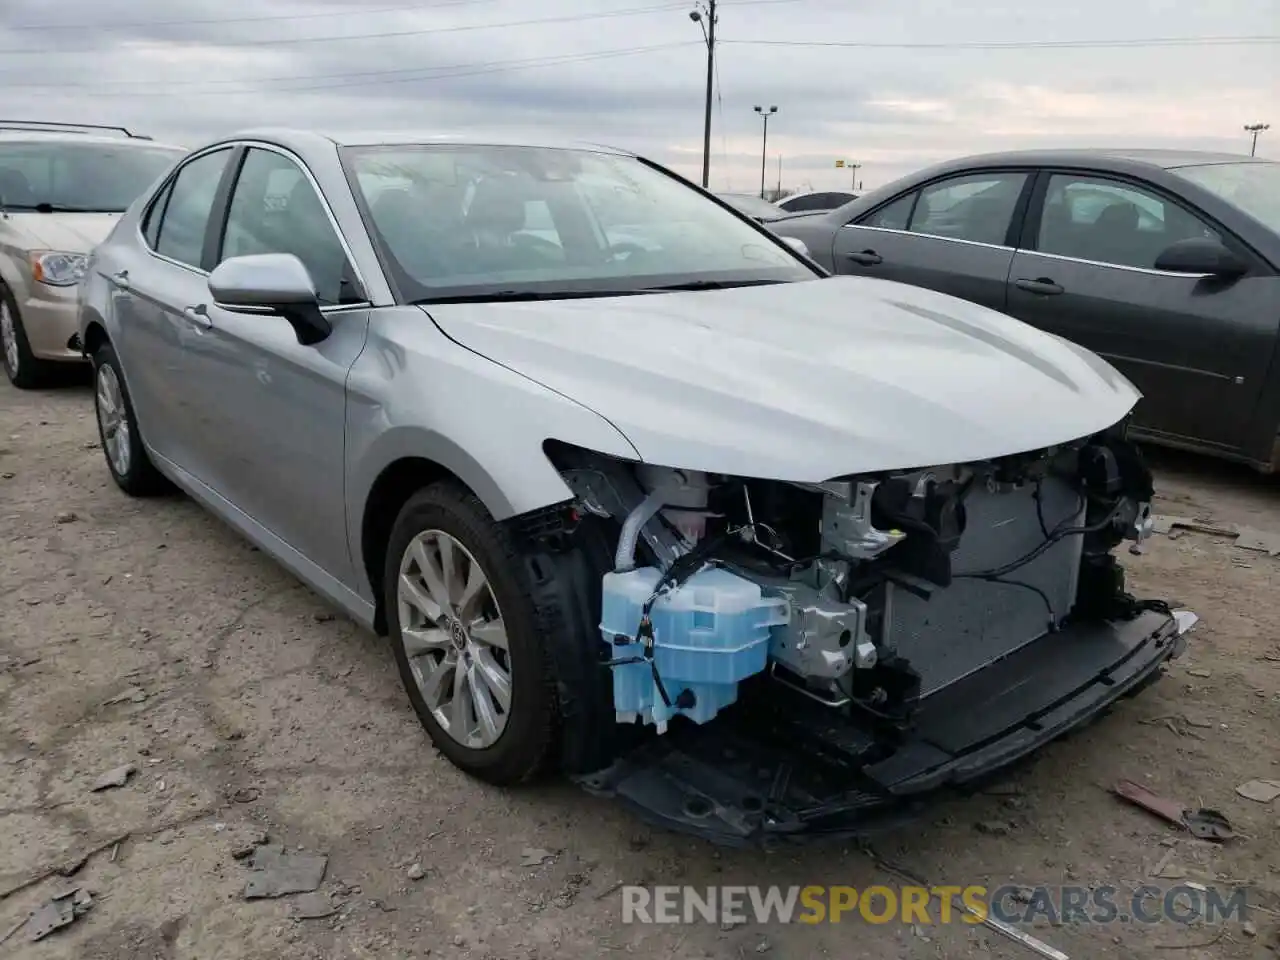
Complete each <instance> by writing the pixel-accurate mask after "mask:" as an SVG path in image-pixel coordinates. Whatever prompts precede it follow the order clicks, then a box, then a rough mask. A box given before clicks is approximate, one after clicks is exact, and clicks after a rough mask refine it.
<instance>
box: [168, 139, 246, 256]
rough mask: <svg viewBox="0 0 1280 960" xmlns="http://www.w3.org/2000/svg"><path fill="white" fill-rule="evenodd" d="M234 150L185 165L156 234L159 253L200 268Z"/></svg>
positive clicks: (203, 156) (209, 155)
mask: <svg viewBox="0 0 1280 960" xmlns="http://www.w3.org/2000/svg"><path fill="white" fill-rule="evenodd" d="M230 158H231V149H230V148H227V149H224V150H215V151H214V152H213V153H206V154H204V155H202V156H199V157H196V158H195V159H194V160H189V161H187V163H185V164H183V166H182V168H181V169H180V170H179V171H178V173H177V176H176V177H175V178H174V180H173V186H172V187H171V188H170V195H169V202H168V203H167V204H165V208H164V215H163V218H162V219H161V221H160V230H159V234H158V235H157V237H156V246H155V249H156V253H159V254H161V255H162V256H166V257H169V258H170V259H171V260H176V261H178V263H185V264H187V265H188V266H192V267H199V266H200V265H201V260H202V255H203V253H204V237H205V231H206V230H208V227H209V215H210V214H211V213H212V212H213V201H214V198H215V197H216V195H217V192H218V184H219V183H221V182H222V174H223V172H224V171H225V170H226V168H227V161H228V160H229V159H230Z"/></svg>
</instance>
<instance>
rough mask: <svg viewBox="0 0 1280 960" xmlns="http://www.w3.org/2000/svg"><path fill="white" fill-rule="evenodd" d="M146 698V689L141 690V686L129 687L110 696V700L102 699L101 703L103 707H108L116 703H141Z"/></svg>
mask: <svg viewBox="0 0 1280 960" xmlns="http://www.w3.org/2000/svg"><path fill="white" fill-rule="evenodd" d="M146 699H147V691H145V690H143V689H142V688H141V687H130V688H129V689H128V690H126V691H125V692H124V693H122V694H120V695H119V696H115V697H112V698H111V699H110V700H104V701H103V702H102V705H103V706H104V707H109V706H111V705H112V704H116V703H142V702H143V701H144V700H146Z"/></svg>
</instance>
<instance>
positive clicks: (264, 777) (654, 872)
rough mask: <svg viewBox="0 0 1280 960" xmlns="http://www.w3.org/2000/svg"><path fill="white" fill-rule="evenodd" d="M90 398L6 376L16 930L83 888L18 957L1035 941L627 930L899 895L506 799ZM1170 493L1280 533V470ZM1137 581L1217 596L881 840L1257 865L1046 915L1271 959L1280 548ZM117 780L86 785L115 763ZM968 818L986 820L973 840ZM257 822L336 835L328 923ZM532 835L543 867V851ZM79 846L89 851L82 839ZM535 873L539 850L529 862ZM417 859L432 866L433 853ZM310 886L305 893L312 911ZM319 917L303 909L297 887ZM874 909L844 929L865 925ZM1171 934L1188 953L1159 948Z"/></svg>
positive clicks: (815, 860) (2, 608)
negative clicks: (1193, 899) (682, 890)
mask: <svg viewBox="0 0 1280 960" xmlns="http://www.w3.org/2000/svg"><path fill="white" fill-rule="evenodd" d="M95 441H96V434H95V429H94V425H93V419H92V406H91V398H90V396H89V393H88V391H87V389H86V388H84V387H83V386H80V385H74V386H69V387H64V388H60V389H55V390H50V391H47V392H40V393H20V392H18V391H15V390H12V389H10V388H9V387H8V386H7V384H6V385H4V386H2V387H0V474H2V475H3V479H0V517H2V518H3V524H2V525H0V531H2V532H3V544H4V549H3V552H2V553H0V704H2V708H0V719H2V721H3V722H2V723H0V937H2V936H4V934H5V933H6V932H7V931H9V930H10V928H12V927H14V926H15V924H17V923H18V922H20V921H21V920H22V919H23V918H24V917H25V916H26V915H27V914H28V912H29V911H31V910H32V909H34V908H35V907H37V906H38V905H39V904H40V903H41V901H43V900H45V899H46V898H48V897H49V896H50V895H52V894H54V893H57V892H59V891H61V890H63V889H65V888H66V887H67V886H68V884H69V883H70V882H71V881H69V880H68V879H65V878H63V877H61V876H59V874H58V870H59V869H63V870H66V871H67V872H70V868H71V867H73V866H74V865H75V864H77V863H78V862H79V861H81V860H82V859H83V860H84V863H83V865H82V866H80V867H79V869H78V871H76V872H75V873H74V882H75V883H77V884H80V885H81V886H82V887H84V888H85V889H86V890H88V891H90V892H91V893H92V895H93V897H94V898H95V902H94V905H93V907H92V909H91V910H89V911H88V912H87V913H86V914H85V915H84V916H82V917H81V918H80V919H78V920H77V921H76V922H75V923H74V924H73V925H72V926H70V927H69V928H68V929H65V930H62V931H59V932H57V933H55V934H53V935H52V936H50V937H49V938H47V939H45V940H43V941H41V942H39V943H30V942H28V940H27V938H26V935H25V931H19V932H18V933H16V934H15V935H14V936H13V937H12V938H11V939H9V940H8V941H7V942H6V943H5V944H4V945H3V946H0V956H6V955H7V956H14V957H39V958H75V960H99V958H101V960H108V958H109V960H115V958H121V960H124V958H130V960H151V958H172V960H177V958H183V960H185V958H193V960H194V958H200V960H215V958H217V960H221V958H228V960H230V958H246V960H254V958H272V960H293V958H313V960H314V958H324V960H345V958H363V957H388V958H395V960H398V958H410V957H415V958H421V957H426V956H428V955H430V956H432V957H445V958H452V957H457V958H503V960H517V958H532V957H545V958H549V957H552V956H571V957H613V956H622V955H624V954H630V955H633V956H637V957H646V958H663V960H667V958H671V960H678V958H698V957H715V958H743V957H746V956H749V955H752V954H755V953H757V952H758V953H760V954H762V955H765V956H769V957H785V958H809V957H827V956H830V957H844V956H848V955H849V950H850V944H851V943H856V944H857V952H858V954H859V955H860V956H866V957H872V958H877V957H894V958H899V957H901V958H936V957H947V958H955V957H968V956H974V957H988V956H989V957H1008V958H1016V957H1032V956H1034V954H1032V953H1031V952H1029V951H1028V950H1027V949H1026V948H1025V947H1023V946H1021V945H1019V944H1016V943H1012V942H1010V941H1007V940H1004V939H1002V938H1001V937H1000V936H999V935H997V934H995V933H993V932H992V931H990V930H987V929H984V928H981V927H973V926H969V925H963V924H951V925H945V926H944V925H936V926H929V927H924V926H916V927H913V926H903V925H900V924H885V925H872V924H867V923H865V922H863V921H861V920H859V919H857V918H856V915H854V916H853V917H852V918H850V917H847V918H846V919H845V920H844V922H842V923H840V924H838V925H830V924H825V925H820V926H802V925H795V924H793V925H788V926H782V925H777V924H773V925H767V926H761V925H756V924H755V923H748V924H745V925H741V926H737V927H734V928H732V929H727V930H726V929H722V928H721V926H719V925H712V924H704V923H699V924H696V925H682V926H658V925H624V924H622V923H621V920H620V918H621V895H620V894H619V893H618V892H617V890H616V886H617V885H618V884H619V883H622V882H631V883H648V884H654V883H673V884H674V883H688V884H694V885H697V886H706V885H709V884H719V883H743V884H752V883H761V884H767V883H778V884H793V883H794V884H851V885H853V886H855V887H858V888H860V889H861V888H864V887H866V886H868V885H870V884H874V883H889V884H893V883H894V882H895V881H894V880H893V878H891V877H889V876H887V875H886V874H885V873H883V872H882V871H879V870H877V868H875V867H874V866H873V864H872V863H871V862H870V861H869V860H868V858H867V857H866V855H865V854H864V853H862V852H859V851H857V850H853V849H849V848H847V847H845V846H839V845H835V846H832V845H828V846H819V847H806V848H802V849H800V850H798V851H795V850H784V851H777V852H771V853H764V852H758V851H718V850H715V849H713V848H711V847H710V846H708V845H706V844H704V843H701V842H698V841H691V840H690V839H688V838H684V837H680V836H673V835H669V834H665V833H662V832H655V831H652V830H650V829H647V828H645V827H644V826H643V825H641V824H640V823H639V822H637V821H636V820H634V819H633V818H632V817H630V816H629V815H628V814H627V813H626V812H625V811H623V810H622V809H621V808H619V807H617V806H615V805H613V804H610V803H609V802H607V801H602V800H597V799H593V798H590V797H588V796H586V795H585V794H583V793H581V792H579V791H578V790H577V789H575V788H574V787H572V786H570V785H567V784H564V783H557V782H551V783H547V784H542V785H538V786H536V787H533V788H530V789H525V790H520V791H514V792H504V791H500V790H497V789H493V788H490V787H487V786H485V785H482V784H479V783H476V782H473V781H471V780H468V779H467V778H465V777H464V776H462V775H461V774H459V773H458V772H457V771H456V770H454V769H453V768H452V767H451V766H450V765H449V764H448V763H447V762H446V761H445V760H443V759H442V758H440V757H439V756H437V755H436V753H435V752H434V751H433V750H432V748H431V746H430V745H429V743H428V741H427V739H426V736H425V734H424V733H423V732H422V730H421V728H420V727H419V726H418V723H417V721H416V719H415V718H414V716H413V714H412V712H411V711H410V709H409V706H408V703H407V701H406V699H405V697H404V695H403V693H402V691H401V689H400V686H399V683H398V680H397V678H396V675H395V671H394V667H393V664H392V661H391V657H390V654H389V652H388V651H387V650H385V649H384V648H383V644H382V643H381V642H380V641H379V640H378V639H377V638H375V637H374V636H372V635H370V634H368V633H365V632H363V631H361V630H360V629H358V628H356V627H355V626H353V625H352V624H350V623H349V622H347V621H345V620H344V619H343V618H341V617H335V616H334V615H333V614H332V613H331V612H330V611H329V610H327V609H326V607H325V606H324V605H323V604H322V603H321V602H320V601H319V600H318V599H317V598H316V597H315V596H313V595H312V594H311V593H310V592H308V591H307V590H306V589H305V588H304V587H302V586H300V585H299V584H298V583H297V582H296V581H294V580H293V579H291V578H290V577H289V575H287V574H286V573H284V572H283V571H282V570H281V569H279V568H278V567H277V566H275V565H274V564H273V563H272V562H271V561H269V560H268V559H266V558H265V557H263V556H262V555H261V554H259V553H258V552H256V551H255V550H253V549H252V548H251V547H249V546H247V545H246V544H245V543H244V542H243V541H241V540H240V539H238V538H237V537H236V536H235V535H234V534H232V533H231V532H230V531H229V530H227V529H226V528H224V527H223V526H222V525H221V524H220V523H219V522H218V521H216V520H214V519H212V518H211V517H209V516H207V515H206V514H205V513H203V512H202V511H201V510H200V509H199V508H197V507H196V506H195V504H193V503H191V502H190V501H188V500H186V499H184V498H181V497H173V498H168V499H162V500H159V501H152V502H136V501H132V500H130V499H128V498H127V497H125V496H124V495H123V494H122V493H120V492H119V491H118V490H117V489H116V488H115V487H114V486H113V485H112V484H111V482H110V479H109V477H108V474H107V471H106V467H105V465H104V464H103V463H102V453H101V451H100V450H99V449H98V448H97V445H96V442H95ZM1160 465H1161V489H1162V492H1163V493H1164V494H1165V495H1166V496H1167V497H1168V498H1169V500H1168V502H1164V503H1162V504H1161V505H1160V509H1161V511H1162V512H1165V513H1170V514H1177V515H1195V516H1201V517H1206V516H1212V517H1214V518H1215V519H1217V520H1220V521H1233V520H1234V521H1236V522H1242V523H1249V524H1252V525H1254V526H1258V527H1263V528H1267V527H1269V528H1270V529H1273V530H1280V484H1278V483H1277V482H1276V481H1274V480H1268V479H1265V478H1261V477H1257V476H1254V475H1251V474H1249V473H1248V472H1246V471H1242V470H1236V469H1233V468H1230V467H1224V466H1220V465H1215V464H1212V463H1208V462H1205V461H1201V460H1197V459H1195V458H1175V457H1167V456H1166V457H1161V458H1160ZM1128 566H1129V568H1130V570H1131V573H1132V575H1133V578H1134V580H1135V581H1136V584H1137V585H1138V586H1139V587H1141V588H1144V589H1145V590H1146V591H1148V592H1150V593H1152V594H1156V595H1162V596H1166V597H1169V598H1171V599H1174V600H1176V601H1179V602H1181V603H1184V604H1186V605H1188V606H1190V607H1192V608H1193V609H1195V610H1197V611H1198V612H1199V613H1200V614H1201V616H1202V617H1203V624H1202V626H1201V627H1200V628H1198V629H1197V631H1196V632H1195V633H1194V634H1193V635H1192V646H1191V649H1190V651H1189V655H1188V657H1187V658H1185V659H1184V660H1183V661H1181V662H1179V663H1178V664H1177V665H1175V666H1173V667H1172V668H1171V669H1170V672H1169V674H1168V676H1166V677H1165V678H1164V679H1163V680H1162V681H1161V682H1160V683H1159V684H1157V685H1156V686H1155V687H1154V688H1152V689H1151V690H1149V691H1147V692H1146V693H1145V694H1143V695H1142V696H1140V697H1139V698H1137V699H1135V700H1132V701H1128V702H1125V703H1123V704H1122V705H1120V706H1118V707H1117V708H1116V709H1115V710H1114V711H1113V712H1112V713H1111V714H1110V715H1109V716H1108V717H1106V718H1104V719H1103V720H1101V721H1100V722H1099V723H1097V724H1095V725H1093V726H1091V727H1089V728H1087V729H1086V730H1083V731H1081V732H1079V733H1078V734H1076V735H1075V736H1073V737H1071V738H1070V739H1068V740H1065V741H1060V742H1059V743H1056V744H1054V745H1052V746H1051V747H1050V748H1048V749H1047V750H1045V751H1044V752H1043V753H1042V755H1041V756H1040V757H1039V758H1038V760H1037V761H1036V762H1035V763H1033V764H1031V765H1030V766H1029V767H1027V768H1026V769H1023V770H1020V771H1018V772H1017V773H1016V774H1014V775H1013V778H1012V784H1013V787H1012V789H1013V790H1015V791H1016V795H1013V796H1009V795H1005V796H995V795H983V796H978V797H973V798H970V799H967V800H964V801H952V802H948V803H946V804H940V805H937V806H936V807H934V808H933V809H931V810H930V811H929V813H928V815H927V816H926V817H925V818H924V819H923V820H922V821H921V822H919V823H918V824H917V825H916V826H914V827H913V828H912V829H909V830H903V831H900V832H898V833H894V834H891V835H888V836H886V837H884V838H882V839H881V840H880V841H878V842H877V844H876V847H877V849H878V851H879V852H880V853H881V855H882V856H886V857H891V858H893V859H895V860H896V861H898V862H900V863H902V864H904V865H907V866H909V867H910V868H911V869H912V870H914V871H916V872H917V873H919V874H922V875H924V876H926V877H927V878H929V880H930V881H931V882H933V883H950V884H970V883H984V884H987V885H989V886H992V887H994V886H998V885H1000V884H1003V883H1008V882H1013V883H1018V884H1023V885H1027V886H1035V885H1037V884H1060V883H1078V884H1084V885H1098V884H1111V885H1114V886H1117V887H1120V888H1122V889H1131V888H1132V887H1134V886H1136V885H1138V884H1140V883H1143V882H1154V883H1157V884H1161V885H1163V886H1166V887H1167V886H1171V885H1173V883H1176V882H1178V881H1177V880H1176V879H1175V880H1170V879H1164V880H1152V879H1151V878H1150V876H1149V873H1150V871H1151V870H1152V869H1153V868H1154V867H1155V866H1156V865H1157V864H1158V862H1159V861H1162V860H1163V861H1164V870H1163V873H1164V874H1165V875H1166V876H1167V877H1174V878H1176V877H1178V876H1179V875H1181V876H1182V877H1186V878H1191V879H1199V880H1200V881H1201V882H1204V883H1208V884H1224V883H1226V882H1231V883H1241V884H1243V883H1247V884H1251V885H1252V889H1251V891H1250V895H1249V896H1250V902H1251V903H1253V904H1256V905H1258V906H1259V907H1262V908H1265V909H1259V910H1255V911H1254V912H1252V914H1251V917H1252V920H1251V923H1250V924H1241V923H1239V922H1237V921H1233V922H1230V923H1228V924H1227V925H1225V926H1201V925H1191V926H1185V925H1180V924H1178V923H1174V922H1165V923H1159V924H1154V925H1135V924H1112V925H1106V926H1104V925H1091V926H1079V925H1057V926H1055V925H1051V924H1047V923H1045V922H1043V921H1039V922H1037V925H1036V929H1034V930H1033V932H1034V933H1035V935H1036V936H1038V937H1040V938H1041V939H1043V940H1045V941H1047V942H1049V943H1051V944H1053V945H1055V946H1056V947H1057V948H1058V949H1060V950H1062V951H1063V952H1065V953H1066V954H1068V955H1070V956H1071V957H1073V958H1105V957H1117V958H1119V957H1125V958H1131V957H1139V958H1156V957H1160V958H1168V957H1178V958H1188V960H1195V958H1199V957H1210V956H1213V957H1223V956H1226V957H1253V956H1274V955H1275V954H1271V953H1268V952H1267V951H1268V947H1269V946H1270V947H1274V948H1275V949H1280V946H1277V944H1280V941H1278V940H1277V923H1280V801H1277V802H1273V803H1270V804H1262V803H1257V802H1252V801H1250V800H1247V799H1243V798H1241V797H1240V796H1237V795H1236V793H1235V790H1234V788H1235V786H1236V785H1237V784H1239V783H1241V782H1243V781H1247V780H1251V779H1254V778H1271V779H1276V780H1280V749H1277V746H1278V745H1280V603H1277V601H1276V598H1277V597H1278V596H1280V558H1268V557H1266V556H1265V555H1261V554H1254V553H1247V552H1245V551H1242V550H1240V549H1238V548H1236V547H1234V546H1232V544H1231V543H1230V542H1229V541H1228V540H1225V539H1223V538H1221V537H1213V536H1208V535H1203V534H1198V533H1186V534H1184V535H1182V536H1179V537H1177V538H1176V539H1174V538H1169V537H1158V538H1156V541H1155V542H1154V543H1153V545H1152V547H1151V550H1150V551H1149V553H1148V554H1147V555H1146V556H1143V557H1140V558H1136V557H1135V558H1129V560H1128ZM125 764H132V765H133V766H134V767H135V769H136V772H135V773H134V774H133V775H132V776H131V777H130V778H129V780H128V782H127V784H125V785H124V786H123V787H120V788H117V789H111V790H105V791H102V792H92V791H91V787H92V786H93V784H94V782H95V780H96V779H97V778H98V777H99V776H100V775H101V774H103V773H104V772H106V771H108V770H111V769H112V768H115V767H118V766H120V765H125ZM1121 777H1127V778H1131V779H1134V780H1137V781H1140V782H1142V783H1144V784H1146V785H1147V786H1148V787H1150V788H1151V789H1153V790H1155V791H1157V792H1158V793H1161V794H1162V795H1165V796H1168V797H1173V798H1177V799H1179V800H1181V801H1183V802H1186V803H1188V804H1192V805H1203V806H1206V807H1212V808H1216V809H1218V810H1221V811H1222V812H1223V813H1225V814H1226V815H1227V816H1228V817H1229V818H1230V820H1231V822H1232V823H1233V825H1234V826H1235V829H1236V831H1237V832H1238V833H1239V834H1240V838H1239V839H1237V840H1236V841H1235V842H1234V843H1231V844H1228V845H1225V846H1215V845H1212V844H1209V843H1206V842H1203V841H1197V840H1193V839H1190V838H1189V837H1188V836H1187V835H1186V834H1178V833H1176V832H1174V831H1173V830H1171V829H1169V828H1167V827H1165V826H1164V825H1163V824H1161V823H1160V822H1158V821H1155V820H1153V819H1152V818H1151V817H1150V816H1148V815H1147V814H1145V813H1143V812H1142V811H1140V810H1137V809H1135V808H1132V807H1129V806H1126V805H1124V804H1122V803H1120V802H1118V801H1117V800H1116V799H1115V798H1114V797H1112V796H1111V795H1110V794H1109V793H1108V792H1107V787H1108V786H1109V785H1110V784H1111V783H1113V782H1114V781H1115V780H1117V779H1118V778H1121ZM977 824H982V826H983V828H984V829H978V827H977V826H976V825H977ZM262 832H265V833H267V834H269V835H270V837H271V839H272V841H274V842H279V843H283V844H285V845H287V847H288V848H290V849H300V850H303V851H305V852H315V853H323V854H326V855H327V856H328V870H327V873H326V875H325V881H324V885H323V886H322V888H321V891H322V893H324V894H326V895H328V896H327V898H326V902H328V903H332V904H335V905H336V904H341V908H340V910H339V912H338V913H336V914H334V915H332V916H329V917H326V918H319V919H294V917H293V916H292V912H293V910H294V909H295V907H296V906H297V903H298V898H290V897H285V898H282V899H273V900H254V901H246V900H245V899H244V898H243V896H242V892H243V889H244V885H245V881H246V877H247V874H248V870H249V868H248V866H247V865H246V863H245V862H243V861H241V860H237V859H236V858H235V856H234V855H235V854H236V853H237V852H242V851H240V850H238V848H241V847H244V846H245V845H246V844H251V843H252V841H253V840H254V839H255V838H256V837H257V836H258V835H259V834H260V833H262ZM528 848H537V849H538V850H542V851H546V852H547V853H548V857H547V858H546V862H545V863H541V864H539V865H536V866H534V865H531V866H526V865H524V863H523V861H524V860H525V859H526V852H527V849H528ZM86 858H87V859H86ZM535 859H536V858H535ZM415 865H416V866H415ZM302 902H303V903H307V902H308V901H307V900H306V899H304V900H303V901H302ZM311 905H312V906H314V904H311ZM850 927H854V928H855V929H850ZM1168 948H1176V949H1173V950H1170V949H1168Z"/></svg>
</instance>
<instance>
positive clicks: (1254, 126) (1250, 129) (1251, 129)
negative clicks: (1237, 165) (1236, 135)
mask: <svg viewBox="0 0 1280 960" xmlns="http://www.w3.org/2000/svg"><path fill="white" fill-rule="evenodd" d="M1270 129H1271V124H1269V123H1247V124H1245V127H1244V132H1245V133H1252V134H1253V146H1251V147H1250V148H1249V156H1251V157H1252V156H1256V155H1257V153H1258V134H1260V133H1262V131H1263V130H1270Z"/></svg>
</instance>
